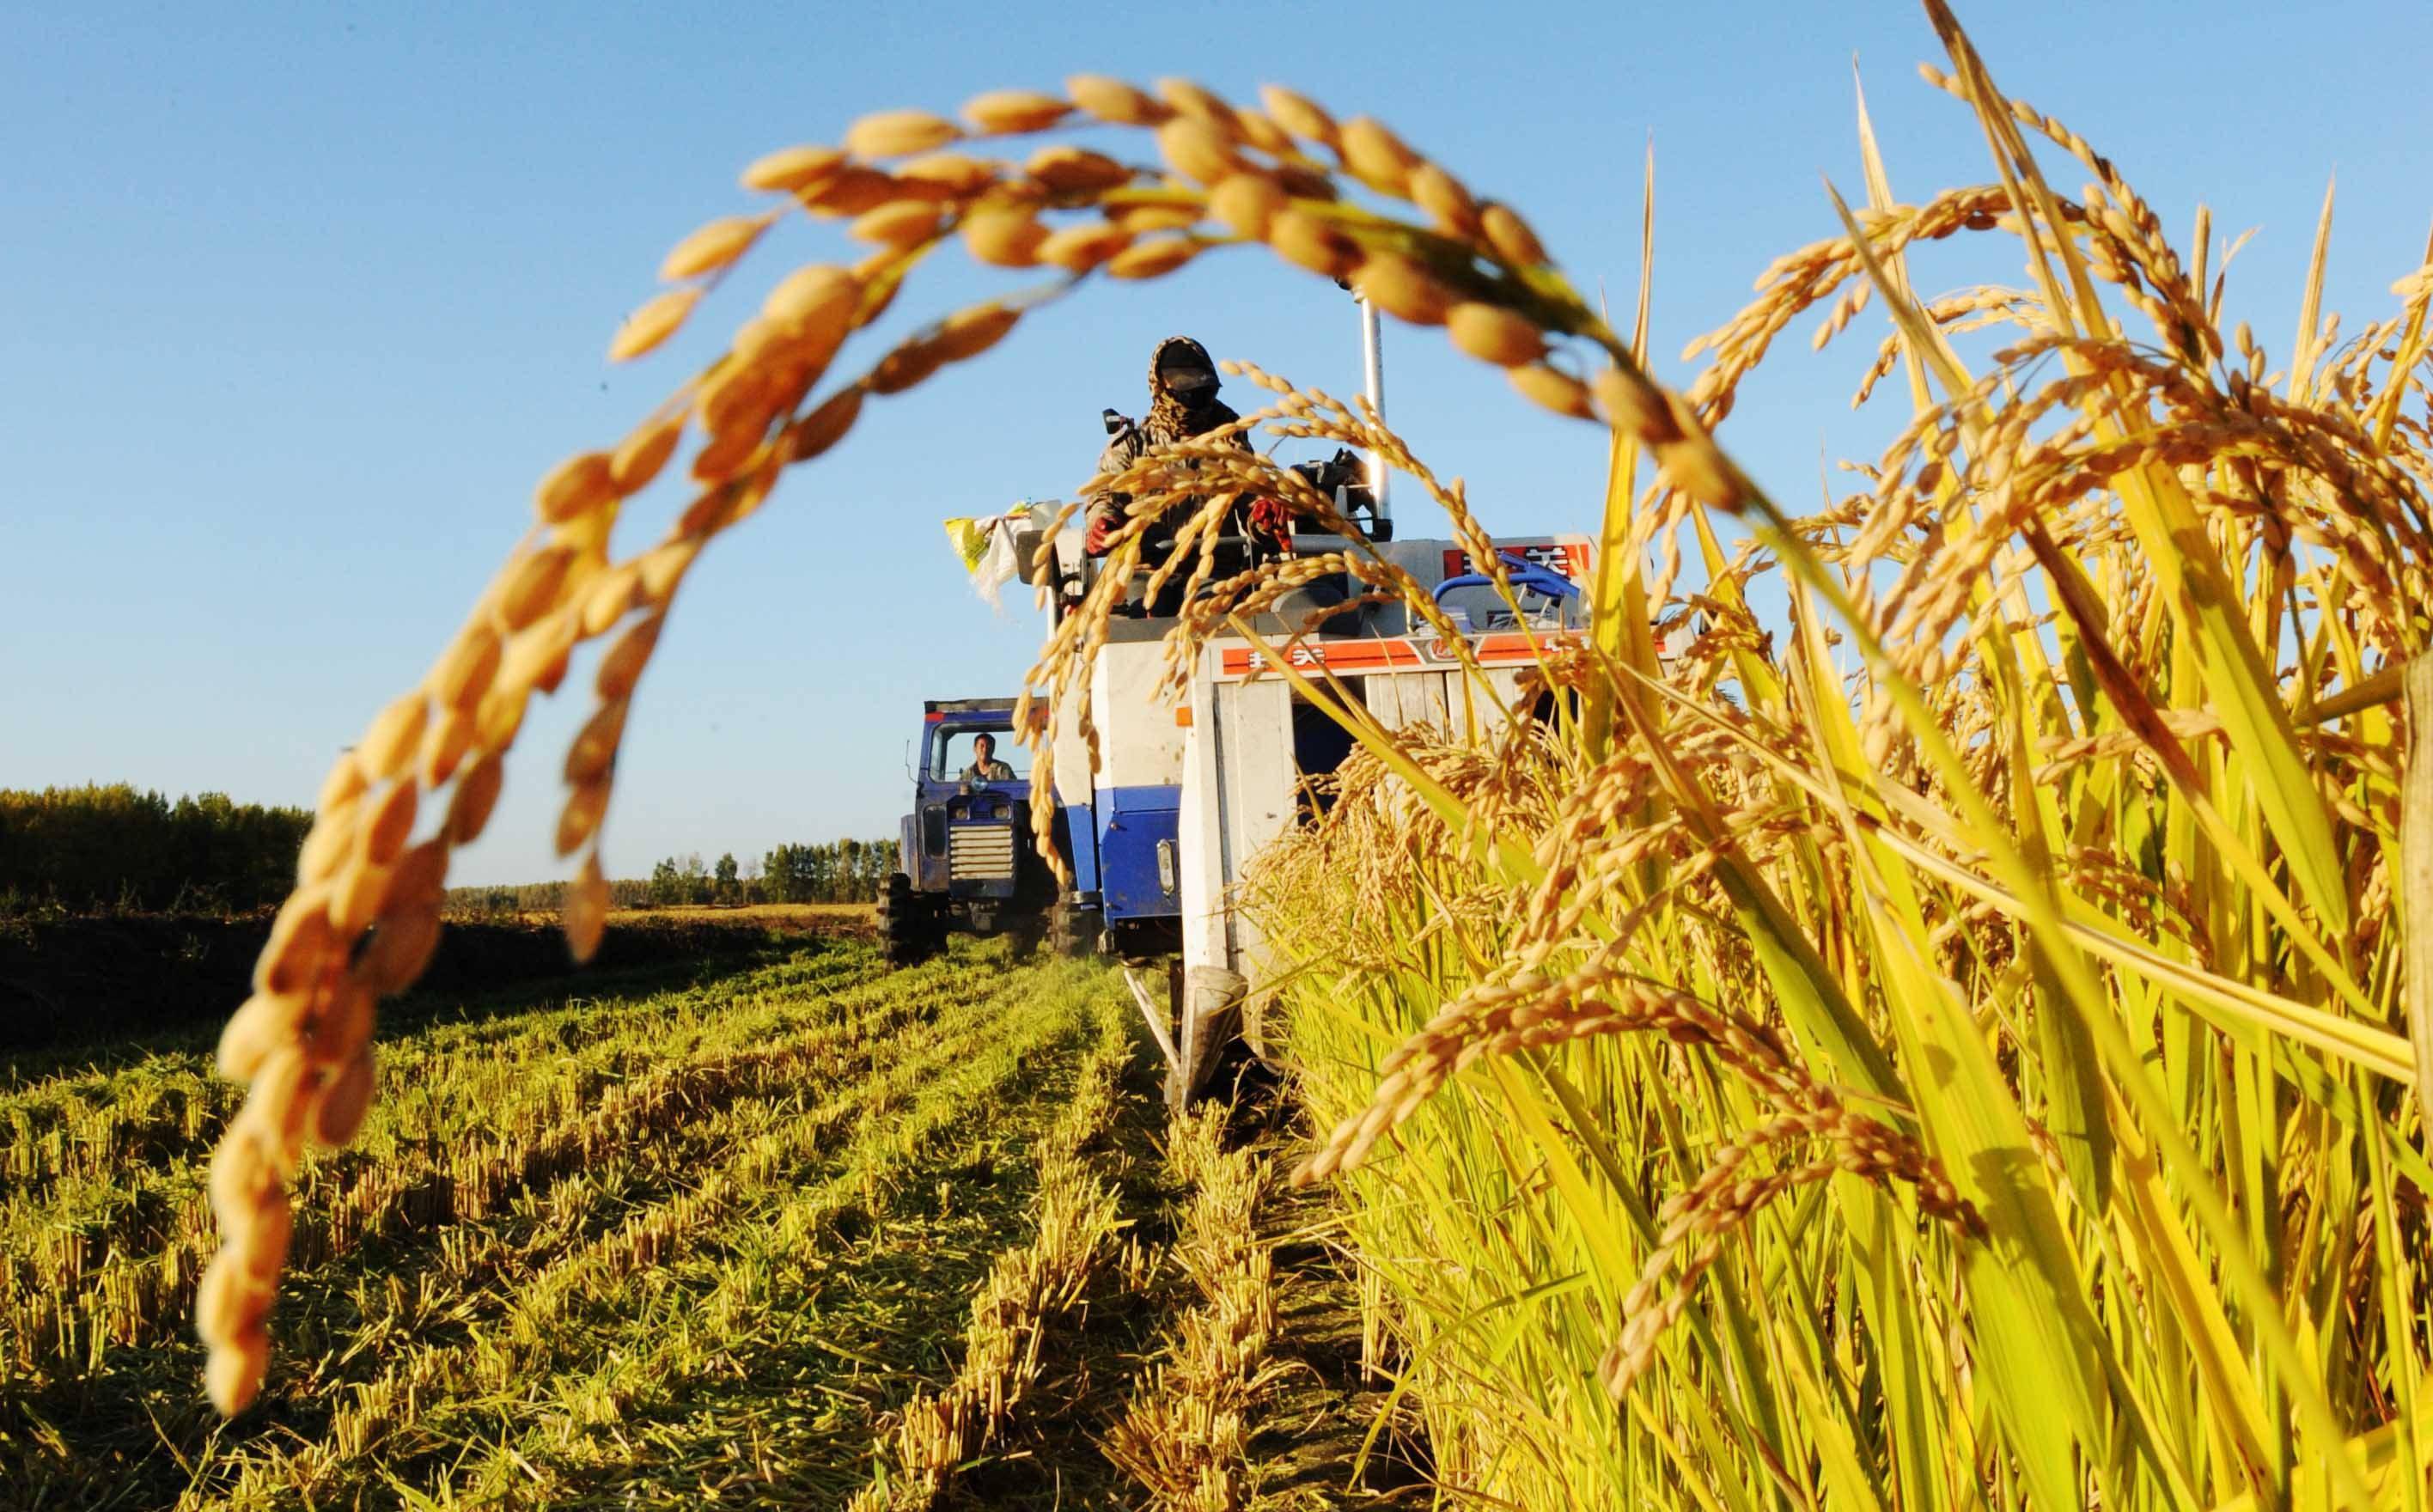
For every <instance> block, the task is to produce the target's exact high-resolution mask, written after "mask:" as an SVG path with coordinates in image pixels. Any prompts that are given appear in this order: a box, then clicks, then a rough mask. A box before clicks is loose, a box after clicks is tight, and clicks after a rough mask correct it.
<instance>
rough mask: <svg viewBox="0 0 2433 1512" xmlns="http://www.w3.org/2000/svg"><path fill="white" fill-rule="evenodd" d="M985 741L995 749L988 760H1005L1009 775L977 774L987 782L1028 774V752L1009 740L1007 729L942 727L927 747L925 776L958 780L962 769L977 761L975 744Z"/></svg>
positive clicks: (971, 765)
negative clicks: (928, 766) (928, 762)
mask: <svg viewBox="0 0 2433 1512" xmlns="http://www.w3.org/2000/svg"><path fill="white" fill-rule="evenodd" d="M982 740H987V741H989V742H990V743H991V744H992V745H993V746H994V747H995V749H994V750H993V751H991V752H990V753H989V755H990V757H991V759H993V760H995V761H1001V762H1003V763H1005V766H1006V768H1007V770H1008V771H1009V772H1010V773H1011V775H1004V774H996V775H978V774H976V775H977V776H978V780H980V781H987V782H1020V781H1024V780H1027V779H1028V778H1029V776H1030V753H1029V752H1028V751H1026V750H1024V749H1023V748H1022V747H1021V746H1018V745H1016V744H1014V743H1013V732H1012V731H1011V730H943V731H941V732H939V735H938V739H937V740H936V742H935V743H934V744H933V745H932V747H931V749H930V759H931V762H932V765H931V767H930V771H929V775H930V776H932V777H934V778H936V779H937V780H938V781H940V782H958V781H961V779H962V775H963V773H965V772H966V771H970V770H972V769H973V768H974V767H975V765H976V764H977V763H978V760H979V754H978V743H979V742H980V741H982Z"/></svg>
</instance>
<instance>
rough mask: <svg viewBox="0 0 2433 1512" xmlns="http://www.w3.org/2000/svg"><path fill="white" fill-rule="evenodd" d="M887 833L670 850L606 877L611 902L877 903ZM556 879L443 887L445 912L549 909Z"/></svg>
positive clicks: (890, 867)
mask: <svg viewBox="0 0 2433 1512" xmlns="http://www.w3.org/2000/svg"><path fill="white" fill-rule="evenodd" d="M895 851H896V843H895V841H892V840H839V841H826V842H825V843H823V844H817V845H780V846H778V847H777V848H776V849H774V850H773V851H771V852H770V853H769V854H768V855H766V856H764V857H762V858H760V859H759V860H758V861H757V862H755V861H743V862H739V861H737V860H736V858H735V853H734V852H732V851H729V852H727V853H726V854H725V855H723V856H721V857H720V858H718V860H717V861H716V862H715V863H713V864H709V865H705V864H703V862H702V858H701V857H700V856H699V855H698V854H694V855H690V856H671V857H668V858H665V859H663V860H661V861H660V862H659V863H658V865H656V866H655V867H653V868H651V875H650V876H649V877H647V878H638V877H626V878H621V879H618V880H612V881H611V882H610V883H609V884H608V900H609V906H610V907H611V908H618V909H666V908H678V907H683V906H686V905H695V906H705V907H715V906H720V905H726V906H740V905H744V904H751V903H876V901H878V894H879V892H880V891H881V890H882V889H884V888H885V887H886V885H887V874H888V873H890V872H893V871H894V870H895V866H896V859H895ZM565 891H566V884H565V883H563V882H527V883H524V884H523V885H521V886H519V887H460V888H452V889H451V890H450V891H449V893H448V904H447V911H448V912H449V913H451V915H453V916H455V917H457V918H476V919H478V918H497V917H501V916H503V915H507V914H514V913H524V912H535V913H547V912H553V911H555V910H556V909H557V907H558V904H559V901H560V899H561V898H562V896H563V895H564V893H565Z"/></svg>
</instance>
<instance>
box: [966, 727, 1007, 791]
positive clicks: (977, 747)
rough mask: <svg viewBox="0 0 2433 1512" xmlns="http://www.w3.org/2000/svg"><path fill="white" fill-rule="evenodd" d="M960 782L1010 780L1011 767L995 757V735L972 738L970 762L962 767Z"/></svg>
mask: <svg viewBox="0 0 2433 1512" xmlns="http://www.w3.org/2000/svg"><path fill="white" fill-rule="evenodd" d="M958 780H960V781H962V782H1012V780H1013V768H1012V767H1010V766H1008V765H1006V764H1005V763H1004V762H1002V761H999V760H998V759H997V758H996V737H995V736H994V735H977V736H974V737H973V738H972V764H971V765H970V766H967V767H965V768H964V769H963V774H962V776H961V778H960V779H958Z"/></svg>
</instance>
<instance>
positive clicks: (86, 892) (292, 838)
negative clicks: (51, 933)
mask: <svg viewBox="0 0 2433 1512" xmlns="http://www.w3.org/2000/svg"><path fill="white" fill-rule="evenodd" d="M312 827H313V815H312V814H311V812H309V811H308V810H306V809H302V808H265V807H262V806H260V805H258V804H241V803H237V802H235V801H233V800H232V799H230V797H229V796H228V795H227V794H226V793H218V792H206V793H199V794H196V795H195V796H193V797H187V798H179V799H178V800H177V801H175V802H174V803H173V802H171V801H170V800H169V799H168V798H165V797H163V796H162V794H160V793H157V792H150V791H146V790H140V789H137V788H134V787H130V786H129V785H128V784H126V783H123V782H115V783H107V784H104V783H93V784H88V785H87V786H84V787H81V788H45V789H43V790H42V791H40V792H31V791H19V790H11V789H0V913H20V914H22V913H28V912H66V913H99V912H141V913H163V912H172V911H174V912H183V913H204V912H208V913H243V912H247V911H249V910H251V909H264V908H269V907H271V906H272V905H275V904H276V903H278V902H279V900H280V899H281V898H283V897H285V896H286V895H287V890H288V888H289V887H291V886H292V885H294V883H295V880H296V852H297V849H298V847H299V846H301V845H302V844H303V843H304V834H305V831H307V830H309V829H311V828H312Z"/></svg>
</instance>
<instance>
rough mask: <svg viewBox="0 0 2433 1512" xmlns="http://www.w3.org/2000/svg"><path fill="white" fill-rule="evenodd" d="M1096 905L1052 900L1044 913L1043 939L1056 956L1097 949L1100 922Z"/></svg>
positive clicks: (1076, 954)
mask: <svg viewBox="0 0 2433 1512" xmlns="http://www.w3.org/2000/svg"><path fill="white" fill-rule="evenodd" d="M1099 920H1100V915H1099V912H1098V910H1097V909H1089V908H1083V907H1082V906H1081V905H1080V904H1078V903H1068V902H1066V901H1065V900H1064V899H1063V898H1058V899H1057V900H1056V907H1055V909H1054V910H1053V911H1052V912H1050V913H1049V915H1048V920H1047V943H1048V946H1049V948H1051V949H1053V950H1054V951H1055V952H1056V953H1057V954H1058V955H1060V956H1067V957H1073V956H1095V955H1097V953H1098V935H1099V932H1100V930H1101V929H1102V927H1103V926H1102V925H1101V924H1100V922H1099Z"/></svg>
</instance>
